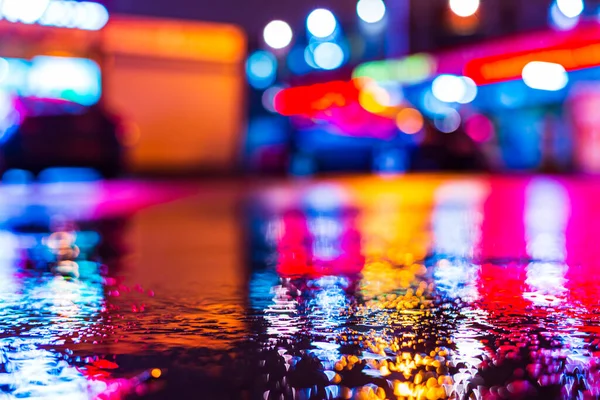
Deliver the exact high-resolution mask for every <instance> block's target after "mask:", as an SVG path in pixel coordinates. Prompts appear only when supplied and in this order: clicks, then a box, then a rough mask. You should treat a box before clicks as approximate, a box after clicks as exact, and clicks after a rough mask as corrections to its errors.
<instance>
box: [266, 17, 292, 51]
mask: <svg viewBox="0 0 600 400" xmlns="http://www.w3.org/2000/svg"><path fill="white" fill-rule="evenodd" d="M292 37H293V33H292V28H290V26H289V25H288V23H287V22H285V21H280V20H275V21H271V22H269V23H268V24H267V26H265V29H264V31H263V38H264V40H265V43H266V44H267V45H268V46H270V47H272V48H274V49H283V48H284V47H287V46H288V45H289V44H290V43H291V42H292Z"/></svg>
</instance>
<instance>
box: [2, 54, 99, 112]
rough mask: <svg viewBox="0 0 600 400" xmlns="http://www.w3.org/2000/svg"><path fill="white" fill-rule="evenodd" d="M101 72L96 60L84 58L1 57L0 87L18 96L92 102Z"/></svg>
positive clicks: (95, 96) (85, 103)
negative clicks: (27, 58) (23, 58)
mask: <svg viewBox="0 0 600 400" xmlns="http://www.w3.org/2000/svg"><path fill="white" fill-rule="evenodd" d="M100 76H101V75H100V67H99V66H98V64H96V63H95V62H94V61H92V60H88V59H85V58H71V57H48V56H39V57H35V58H33V59H32V60H31V61H28V60H22V59H17V58H0V89H2V90H4V91H6V92H9V93H14V94H17V95H19V96H33V97H42V98H50V99H62V100H68V101H72V102H75V103H79V104H83V105H92V104H95V103H96V102H98V100H99V99H100V95H101V93H102V88H101V79H100Z"/></svg>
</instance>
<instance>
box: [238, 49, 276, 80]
mask: <svg viewBox="0 0 600 400" xmlns="http://www.w3.org/2000/svg"><path fill="white" fill-rule="evenodd" d="M246 76H247V77H248V83H249V84H250V85H251V86H252V87H254V88H256V89H265V88H267V87H269V86H271V85H272V84H273V82H275V78H276V77H277V59H276V58H275V56H274V55H273V54H272V53H270V52H268V51H265V50H257V51H255V52H254V53H252V54H251V55H250V57H248V61H247V62H246Z"/></svg>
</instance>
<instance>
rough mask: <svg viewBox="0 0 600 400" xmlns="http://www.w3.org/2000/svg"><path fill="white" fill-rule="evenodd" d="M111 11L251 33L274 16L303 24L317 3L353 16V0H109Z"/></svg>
mask: <svg viewBox="0 0 600 400" xmlns="http://www.w3.org/2000/svg"><path fill="white" fill-rule="evenodd" d="M106 3H107V5H108V6H109V7H110V9H111V11H112V12H119V13H127V14H141V15H150V16H162V17H171V18H187V19H197V20H203V21H218V22H230V23H234V24H237V25H240V26H242V27H243V28H244V29H246V30H247V32H248V34H249V35H250V36H256V35H260V32H261V31H262V28H263V27H264V25H265V24H266V23H267V22H269V21H270V20H272V19H283V20H286V21H287V22H289V23H290V24H291V25H292V26H296V27H297V26H298V25H301V24H303V21H304V18H305V17H306V15H307V14H308V13H309V12H310V10H312V9H313V8H316V7H327V8H329V9H331V10H332V11H333V12H334V13H336V15H337V16H338V18H340V19H341V20H348V19H350V18H354V13H355V5H356V2H355V1H353V0H318V1H308V0H107V1H106Z"/></svg>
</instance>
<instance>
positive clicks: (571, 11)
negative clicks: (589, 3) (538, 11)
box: [556, 0, 585, 18]
mask: <svg viewBox="0 0 600 400" xmlns="http://www.w3.org/2000/svg"><path fill="white" fill-rule="evenodd" d="M556 6H557V7H558V9H559V10H560V12H561V13H562V14H563V15H564V16H565V17H567V18H576V17H578V16H580V15H581V13H582V12H583V9H584V7H585V5H584V4H583V0H556Z"/></svg>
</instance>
